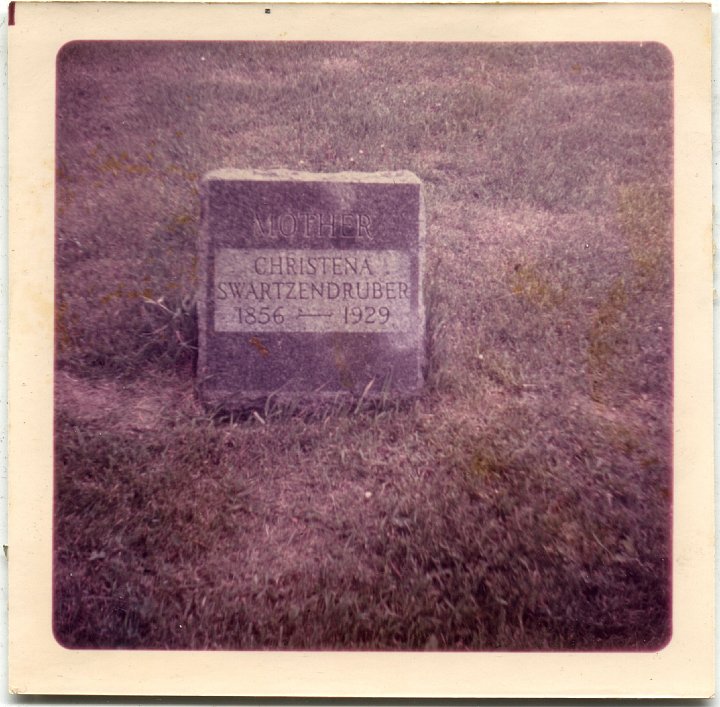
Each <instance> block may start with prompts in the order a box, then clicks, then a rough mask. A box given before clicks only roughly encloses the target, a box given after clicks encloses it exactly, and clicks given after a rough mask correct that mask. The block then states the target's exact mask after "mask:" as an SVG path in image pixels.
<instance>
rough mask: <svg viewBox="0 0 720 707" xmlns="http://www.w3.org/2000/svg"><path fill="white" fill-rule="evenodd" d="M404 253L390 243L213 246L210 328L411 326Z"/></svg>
mask: <svg viewBox="0 0 720 707" xmlns="http://www.w3.org/2000/svg"><path fill="white" fill-rule="evenodd" d="M411 282H412V281H411V272H410V257H409V255H408V254H407V253H405V252H402V251H397V250H345V249H343V250H290V249H288V250H282V249H278V250H269V249H256V250H253V249H234V248H219V249H218V250H217V251H216V252H215V268H214V287H213V302H214V311H215V314H214V329H215V331H217V332H263V331H265V332H351V333H352V332H357V333H382V332H385V333H396V332H407V331H411V330H412V328H413V325H414V324H415V325H417V323H416V322H415V321H414V315H413V311H416V309H415V308H413V307H412V302H413V301H414V299H413V298H416V297H417V295H416V293H415V292H413V288H412V285H411Z"/></svg>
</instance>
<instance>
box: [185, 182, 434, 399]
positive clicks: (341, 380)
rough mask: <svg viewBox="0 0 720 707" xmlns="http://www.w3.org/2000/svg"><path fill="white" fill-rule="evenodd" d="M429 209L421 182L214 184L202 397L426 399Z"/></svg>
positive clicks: (208, 213) (210, 189)
mask: <svg viewBox="0 0 720 707" xmlns="http://www.w3.org/2000/svg"><path fill="white" fill-rule="evenodd" d="M423 209H424V207H423V197H422V187H421V183H420V180H419V179H418V178H417V177H416V176H415V175H414V174H412V173H411V172H406V171H403V172H379V173H359V172H344V173H339V174H314V173H308V172H291V171H287V170H272V171H261V170H229V169H225V170H217V171H214V172H210V173H209V174H207V175H205V177H204V178H203V181H202V214H203V215H202V234H201V239H200V292H199V296H198V324H199V358H198V387H199V391H200V395H201V397H202V399H203V400H204V401H205V402H206V403H207V404H208V405H211V406H214V407H217V408H221V409H230V410H232V409H236V408H242V407H246V406H248V405H253V404H256V403H258V402H259V401H261V400H263V399H266V398H267V397H268V396H270V395H273V396H274V397H276V398H279V399H292V400H307V401H322V400H324V399H327V398H336V397H338V396H360V395H365V396H366V397H369V398H370V397H373V396H379V395H385V396H388V395H389V396H391V397H393V398H395V397H397V396H402V395H408V396H409V395H414V394H417V393H418V392H419V390H420V389H421V387H422V383H423V365H424V351H425V311H424V304H423V292H422V277H423V240H424V229H425V221H424V210H423Z"/></svg>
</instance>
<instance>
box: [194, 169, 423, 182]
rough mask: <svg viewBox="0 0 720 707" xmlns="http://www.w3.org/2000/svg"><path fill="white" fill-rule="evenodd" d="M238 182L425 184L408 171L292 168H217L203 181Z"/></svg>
mask: <svg viewBox="0 0 720 707" xmlns="http://www.w3.org/2000/svg"><path fill="white" fill-rule="evenodd" d="M212 181H225V182H227V181H237V182H330V183H338V184H349V183H355V184H422V182H421V181H420V179H419V178H418V176H417V175H415V174H413V172H410V171H409V170H401V171H397V172H300V171H295V170H292V169H228V168H226V169H215V170H212V171H211V172H207V173H206V174H205V175H203V178H202V183H203V184H206V183H207V182H212Z"/></svg>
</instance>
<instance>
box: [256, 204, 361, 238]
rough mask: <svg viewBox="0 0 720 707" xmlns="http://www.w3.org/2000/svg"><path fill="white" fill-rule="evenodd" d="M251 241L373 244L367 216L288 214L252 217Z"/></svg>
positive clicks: (317, 213) (331, 213)
mask: <svg viewBox="0 0 720 707" xmlns="http://www.w3.org/2000/svg"><path fill="white" fill-rule="evenodd" d="M252 234H253V240H256V241H276V240H309V241H327V240H340V239H346V240H349V241H368V242H370V241H372V240H373V233H372V231H371V223H370V217H369V216H368V215H367V214H361V213H353V212H350V211H343V212H340V213H333V212H327V213H321V212H291V211H286V212H284V213H280V214H259V213H257V212H255V213H253V229H252Z"/></svg>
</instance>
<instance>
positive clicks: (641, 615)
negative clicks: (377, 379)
mask: <svg viewBox="0 0 720 707" xmlns="http://www.w3.org/2000/svg"><path fill="white" fill-rule="evenodd" d="M672 130H673V114H672V58H671V57H670V56H669V54H668V53H667V51H666V50H665V49H664V48H663V47H662V46H660V45H656V44H585V45H580V44H525V45H523V44H474V45H473V44H454V45H453V44H414V45H411V44H386V43H363V44H359V43H358V44H353V43H330V42H328V43H262V42H248V43H235V44H232V43H203V42H192V43H140V42H85V43H82V42H81V43H73V44H70V45H66V47H65V48H64V49H63V50H62V52H61V54H60V55H59V58H58V94H57V199H56V205H57V218H56V253H55V257H56V374H55V401H56V404H55V515H54V523H55V547H54V627H55V633H56V636H57V638H58V640H60V642H61V643H63V644H64V645H66V646H69V647H106V648H110V647H134V648H185V649H202V648H213V649H259V648H267V649H301V648H310V649H408V650H415V649H440V650H444V649H445V650H466V649H472V650H528V649H532V650H538V649H578V650H580V649H582V650H608V649H627V648H635V649H640V650H651V649H657V648H659V647H660V646H662V645H663V644H664V643H665V642H666V641H667V640H668V638H669V636H670V633H671V625H670V614H671V612H670V580H671V578H670V541H671V537H670V530H671V525H670V519H671V508H672V466H671V460H672V456H671V447H672V330H673V240H672V236H673V234H672V218H673V205H672V187H673V185H672V170H673V159H672ZM222 167H239V168H246V167H257V168H289V169H300V170H310V171H319V172H337V171H345V170H353V171H368V172H371V171H378V170H395V169H409V170H411V171H413V172H414V173H415V174H417V175H418V177H420V179H421V180H422V182H423V184H424V189H425V202H426V209H427V238H426V274H425V281H424V287H425V295H426V299H427V309H428V348H429V365H428V371H427V384H426V388H425V392H424V394H423V395H422V396H421V397H420V398H419V399H417V400H415V401H412V402H409V403H406V404H400V403H397V404H392V405H387V406H385V407H384V408H375V409H366V408H361V409H355V408H354V407H352V406H350V407H349V408H347V409H333V410H328V411H326V412H325V413H323V414H314V415H293V414H290V412H289V411H287V410H283V409H281V408H278V407H277V406H273V405H268V406H266V408H265V409H263V410H260V411H258V412H257V413H256V414H254V415H248V416H242V417H238V418H233V419H227V418H226V419H216V418H213V417H212V416H211V415H209V414H208V413H207V412H206V411H205V410H204V409H203V407H202V406H201V405H200V404H199V402H198V401H197V398H196V396H195V391H194V373H193V365H194V359H195V355H196V337H197V331H196V317H195V310H194V296H195V291H196V286H197V282H198V272H197V253H196V250H197V239H198V230H199V218H200V213H199V211H200V204H199V196H198V186H199V179H200V177H201V176H202V174H203V173H205V172H206V171H209V170H212V169H217V168H222Z"/></svg>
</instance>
